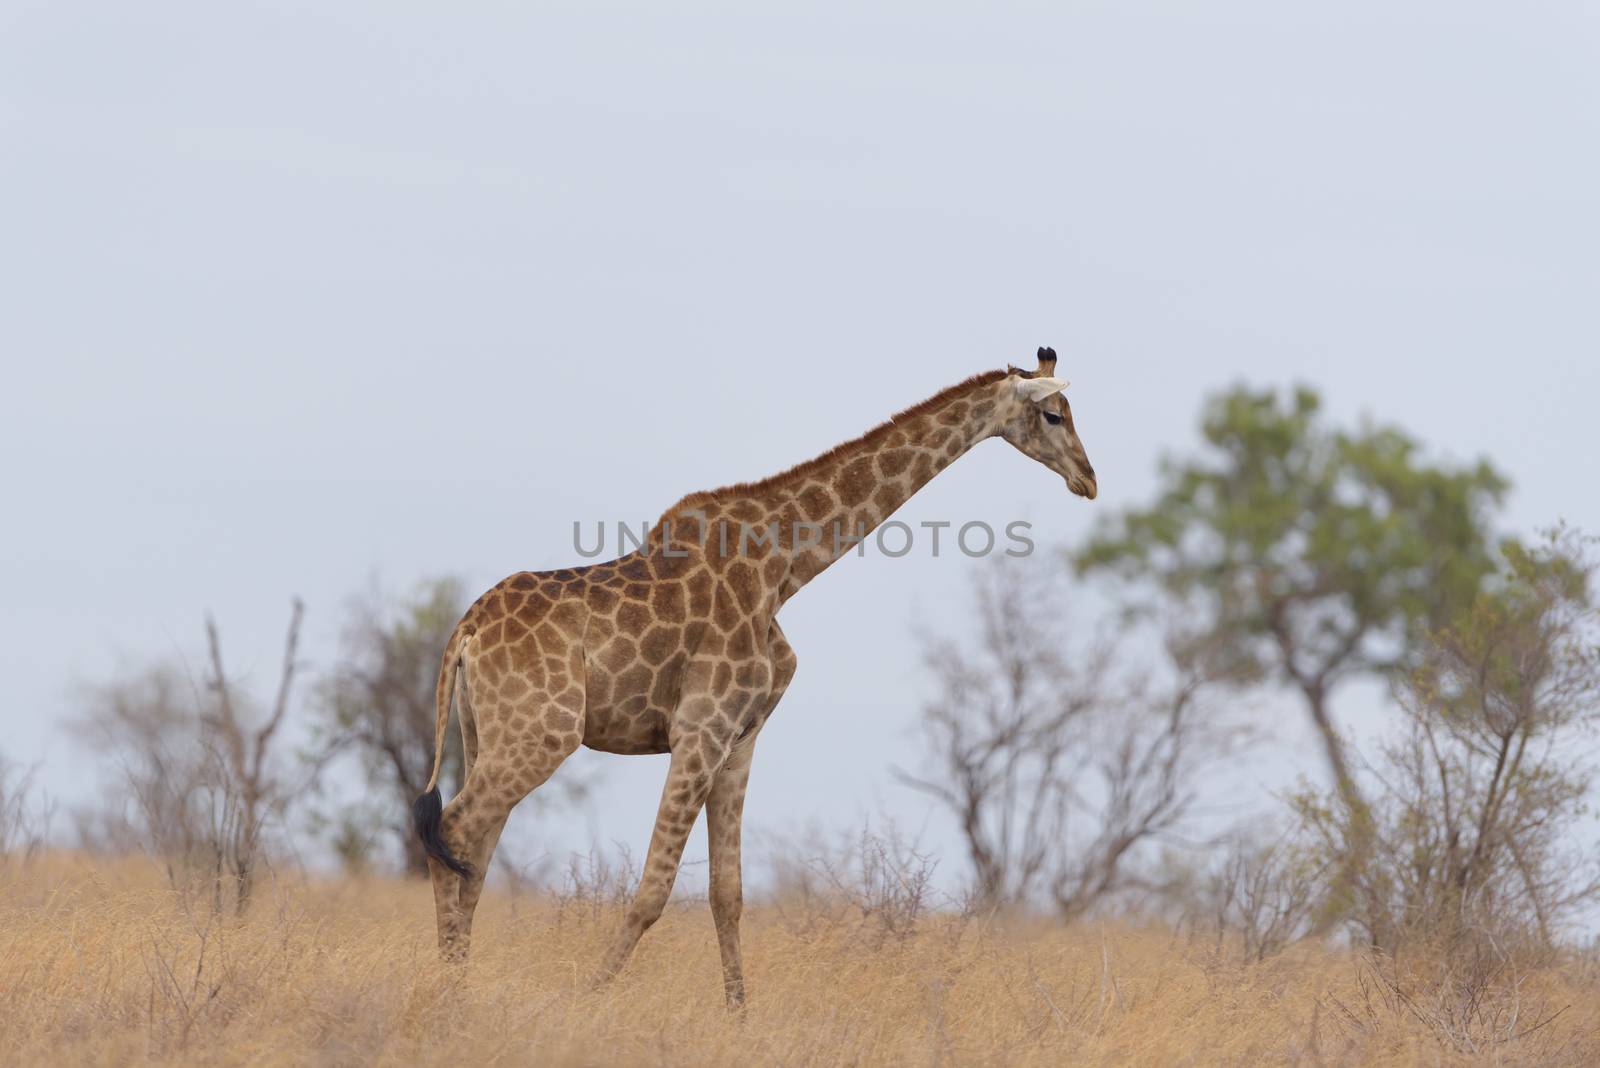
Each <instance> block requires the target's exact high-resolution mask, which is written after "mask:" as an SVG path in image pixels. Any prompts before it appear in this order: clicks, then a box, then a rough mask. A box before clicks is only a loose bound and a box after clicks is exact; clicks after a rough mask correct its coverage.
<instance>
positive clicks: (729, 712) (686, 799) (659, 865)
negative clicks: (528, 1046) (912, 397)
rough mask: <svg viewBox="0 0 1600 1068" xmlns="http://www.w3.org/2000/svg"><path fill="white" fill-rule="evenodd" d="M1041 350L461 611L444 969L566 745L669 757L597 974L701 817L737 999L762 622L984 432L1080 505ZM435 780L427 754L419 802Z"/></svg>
mask: <svg viewBox="0 0 1600 1068" xmlns="http://www.w3.org/2000/svg"><path fill="white" fill-rule="evenodd" d="M1046 352H1048V353H1049V358H1048V359H1046V358H1045V354H1046ZM1040 355H1041V362H1040V367H1039V370H1038V371H1037V372H1025V371H1019V370H1017V369H1015V368H1008V369H1006V370H1004V371H994V372H988V373H986V374H981V375H977V376H975V377H973V378H971V379H968V380H967V381H965V382H962V383H960V384H959V385H957V386H954V387H951V388H950V389H947V390H945V391H943V392H941V393H939V394H937V395H936V396H934V397H931V398H929V399H928V400H926V401H924V402H922V403H921V404H919V405H916V406H915V407H913V408H910V409H907V410H906V411H904V412H901V413H900V414H898V415H896V416H895V417H894V418H892V419H890V420H889V421H888V422H886V423H884V424H882V425H881V426H879V427H877V428H875V429H873V430H871V431H869V432H868V433H867V434H866V435H864V436H863V437H861V438H859V439H856V440H854V441H851V442H847V443H845V444H843V445H840V446H838V447H837V448H835V449H833V450H831V451H829V452H827V453H825V454H823V455H822V456H819V457H817V458H816V459H814V460H811V461H809V462H808V463H805V464H802V465H800V466H798V467H796V468H793V469H791V470H789V471H786V472H784V473H782V474H780V475H778V476H775V477H773V478H770V479H766V480H764V481H761V482H755V483H745V484H740V485H735V486H729V487H725V488H723V489H720V490H713V491H711V492H709V493H700V494H694V495H691V496H689V497H686V498H684V499H683V500H681V501H679V502H678V503H677V504H676V505H674V506H673V507H672V508H670V509H668V511H667V512H666V514H665V515H664V516H663V517H662V519H661V521H660V522H658V523H657V525H656V527H655V529H654V530H652V532H651V536H650V538H649V539H648V541H647V544H646V546H645V547H644V548H643V549H641V550H640V551H637V552H634V553H631V554H629V555H627V556H624V557H622V558H621V559H617V560H611V561H607V562H605V563H597V564H593V565H590V566H587V567H577V568H562V569H560V570H555V571H546V572H520V573H518V574H515V575H511V576H510V577H508V578H506V579H504V580H503V581H501V582H499V583H498V584H496V585H495V586H494V587H493V588H492V589H490V590H488V591H487V592H486V593H484V594H483V596H481V597H480V598H478V600H477V601H476V602H475V603H474V604H473V605H472V606H471V607H470V608H469V609H468V610H467V612H466V614H465V616H463V617H462V619H461V622H460V623H459V624H458V625H457V627H456V629H455V631H454V633H453V634H452V636H451V638H450V640H449V642H448V644H447V646H446V648H445V652H444V662H443V667H442V670H441V672H440V677H439V691H438V697H439V703H438V716H439V718H438V749H439V750H440V751H442V748H443V740H444V731H445V727H446V723H447V718H448V715H449V710H450V707H451V705H452V696H453V697H454V702H453V703H454V706H455V708H456V709H457V714H458V718H459V720H460V726H461V734H462V740H463V743H464V751H465V757H466V762H465V763H466V777H465V782H464V784H463V786H462V789H461V791H460V793H458V794H457V795H456V797H455V798H454V799H453V800H452V801H451V803H450V804H449V805H448V806H447V807H446V808H445V810H444V815H443V821H442V834H443V837H444V841H445V842H446V844H447V845H448V847H449V849H450V851H451V852H452V853H453V854H454V856H455V857H457V858H459V859H460V860H461V861H463V862H464V863H465V864H466V865H467V866H469V868H470V869H471V871H470V874H468V875H466V876H460V875H457V874H456V873H455V872H453V871H452V870H450V869H449V868H448V867H446V866H445V865H444V864H442V863H440V862H439V861H437V860H431V861H430V866H431V870H432V877H433V885H434V898H435V904H436V907H437V916H438V926H439V941H440V947H441V950H442V952H443V953H444V955H445V957H446V958H447V959H463V958H464V957H465V956H466V953H467V949H468V946H469V944H470V938H471V926H472V916H473V911H474V909H475V907H476V905H477V902H478V898H479V895H480V894H481V892H482V889H483V873H484V872H485V871H486V870H487V869H488V866H489V861H490V857H491V855H492V854H493V851H494V848H495V844H496V842H497V841H498V839H499V836H500V832H501V829H502V828H503V827H504V826H505V822H506V818H507V816H508V815H509V814H510V812H511V809H512V807H513V806H515V805H516V804H517V803H518V802H519V801H521V800H522V798H524V797H525V796H527V794H528V793H529V792H531V791H532V790H534V789H536V788H537V787H538V786H539V785H540V784H542V783H543V782H545V780H547V779H548V778H549V777H550V776H551V774H553V773H554V772H555V770H556V768H557V767H559V766H560V764H561V762H562V761H563V760H564V759H566V757H567V756H569V755H570V754H571V753H572V752H573V751H574V750H576V749H577V748H578V746H579V745H587V746H589V747H590V748H593V749H599V750H604V751H606V752H611V753H670V754H671V762H670V767H669V770H668V772H667V780H666V784H665V787H664V788H663V791H662V797H661V803H660V807H659V810H658V812H657V815H656V821H655V829H654V833H653V835H652V837H651V840H650V849H649V853H648V856H647V858H646V861H645V868H644V872H643V876H642V879H641V882H640V885H639V888H638V891H637V894H636V896H635V897H634V900H633V902H632V904H631V906H630V907H629V909H628V910H627V913H626V916H625V918H624V921H623V926H622V930H621V931H620V932H619V934H618V936H617V938H616V941H615V942H614V944H613V945H612V947H611V949H610V952H609V953H608V954H607V955H606V957H605V959H604V962H603V963H602V964H601V966H600V969H599V972H598V974H597V976H596V978H597V980H604V979H605V978H608V977H609V976H611V975H613V974H615V973H616V972H617V971H618V970H619V969H620V968H621V967H622V966H623V964H624V963H625V962H626V961H627V959H628V956H629V954H630V953H631V952H632V950H633V948H634V946H635V945H636V944H637V942H638V940H639V938H640V937H641V936H642V935H643V933H644V932H645V930H646V929H647V928H648V927H649V926H650V925H651V924H652V923H653V922H654V921H655V920H656V918H657V917H659V916H660V914H661V911H662V909H663V907H664V906H665V904H666V901H667V897H668V895H669V893H670V892H671V889H672V884H673V882H674V880H675V878H676V875H677V870H678V864H679V860H680V858H681V857H682V854H683V849H684V845H685V842H686V840H687V839H688V836H689V832H690V829H691V828H692V827H693V825H694V822H695V819H696V817H697V816H698V814H699V813H700V811H701V809H702V808H704V809H705V810H706V813H707V819H706V822H707V830H708V834H709V838H710V855H711V906H712V914H713V920H714V923H715V927H716V932H717V939H718V943H719V946H720V949H721V954H722V964H723V977H724V985H725V992H726V995H727V998H728V1000H729V1002H730V1003H731V1004H740V1003H742V1001H743V998H744V979H743V970H742V967H741V962H740V951H739V914H740V910H741V902H742V894H741V887H740V879H741V874H740V867H741V866H740V822H741V813H742V810H743V803H744V796H745V788H746V784H747V782H748V780H749V775H750V762H751V757H752V755H753V752H754V748H755V742H756V738H757V736H758V735H759V734H760V732H761V728H762V725H763V724H765V723H766V721H767V717H768V716H770V715H771V714H772V711H773V709H774V708H775V707H776V705H777V704H778V701H779V700H780V699H781V698H782V697H783V693H784V690H785V688H787V687H788V685H789V681H790V679H792V678H793V677H794V672H795V666H796V659H795V654H794V650H793V649H791V648H790V647H789V643H788V641H786V640H785V638H784V635H783V631H782V629H781V628H780V627H779V626H778V621H777V613H778V610H779V609H780V608H781V607H782V606H783V604H784V602H785V601H787V600H788V599H789V598H790V597H792V596H793V595H794V594H795V593H796V592H797V591H798V590H799V589H800V588H801V587H802V586H804V585H805V584H806V583H807V582H808V581H810V580H811V579H812V578H814V577H815V576H816V575H817V574H818V573H820V572H821V571H822V570H823V569H824V568H826V567H827V566H828V565H829V564H831V563H833V562H834V561H835V560H837V559H838V558H839V557H840V556H842V555H845V554H847V553H850V552H852V551H855V552H859V551H860V549H859V547H858V546H857V544H856V543H855V542H854V541H853V539H855V538H859V537H862V536H864V535H866V534H868V533H870V532H871V531H873V530H874V529H875V528H876V527H877V526H878V525H879V524H881V523H882V522H883V521H884V520H885V519H887V518H888V516H889V515H890V513H892V512H893V511H894V510H895V509H896V508H898V507H899V506H900V505H901V504H903V503H904V502H905V501H906V499H907V498H909V497H910V496H911V495H912V494H913V493H915V492H916V491H917V490H918V489H920V488H921V487H922V486H923V485H925V484H926V483H927V482H928V481H929V480H930V479H931V478H933V477H934V476H935V475H936V474H938V473H939V472H940V471H941V470H943V469H944V468H945V467H946V466H948V465H949V464H950V463H951V462H952V461H954V460H955V459H956V458H957V457H959V456H961V455H962V454H963V453H965V452H966V451H967V450H968V449H970V448H971V447H972V446H973V445H975V444H977V443H978V442H980V441H982V440H984V439H985V438H989V437H994V436H1000V437H1004V438H1005V439H1006V440H1007V441H1009V442H1011V444H1013V445H1015V446H1016V447H1017V448H1018V449H1020V450H1021V451H1023V452H1024V453H1026V454H1028V455H1030V456H1032V457H1033V458H1034V459H1037V460H1039V461H1040V462H1042V463H1044V464H1045V465H1046V466H1048V467H1051V468H1052V469H1053V470H1056V471H1057V473H1059V474H1061V475H1062V476H1063V477H1065V478H1066V479H1067V481H1068V485H1069V487H1071V488H1072V489H1073V490H1074V492H1078V493H1080V494H1081V495H1084V496H1089V497H1092V496H1093V495H1094V492H1095V483H1094V473H1093V469H1092V468H1091V467H1090V466H1089V461H1088V457H1087V456H1086V455H1085V454H1084V451H1083V446H1082V444H1081V442H1079V440H1078V437H1077V433H1076V430H1075V429H1074V428H1073V425H1072V419H1071V411H1070V408H1069V407H1068V405H1067V402H1066V399H1065V397H1063V396H1061V395H1059V394H1056V395H1054V396H1051V397H1048V398H1046V399H1045V400H1043V401H1042V402H1039V403H1035V402H1032V401H1029V400H1027V399H1026V398H1024V397H1022V396H1020V394H1019V391H1018V390H1017V389H1015V388H1013V387H1014V386H1015V384H1016V383H1017V382H1018V381H1019V380H1024V379H1029V378H1034V377H1037V376H1040V375H1050V374H1053V372H1054V368H1055V361H1054V353H1053V352H1050V351H1049V350H1041V354H1040ZM1041 410H1042V411H1043V412H1047V413H1049V414H1048V416H1046V417H1045V418H1041V417H1040V416H1041ZM437 777H438V761H437V760H436V763H435V769H434V780H433V781H431V782H430V783H429V788H430V789H432V788H433V787H434V785H435V783H436V781H437Z"/></svg>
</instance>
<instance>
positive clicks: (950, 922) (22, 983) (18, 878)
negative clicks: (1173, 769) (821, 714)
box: [0, 856, 1600, 1066]
mask: <svg viewBox="0 0 1600 1068" xmlns="http://www.w3.org/2000/svg"><path fill="white" fill-rule="evenodd" d="M571 904H572V903H571V902H570V901H569V902H567V903H566V906H565V907H563V906H560V905H558V904H555V903H551V902H549V901H546V900H544V899H539V898H532V897H521V898H515V897H510V896H506V895H499V896H495V895H491V896H490V897H488V898H486V900H485V902H484V905H483V907H482V909H481V910H480V913H479V919H478V923H477V934H478V939H477V945H476V947H475V956H474V959H473V961H472V962H471V964H470V965H468V966H467V967H466V968H464V969H448V968H446V967H444V966H442V965H440V964H439V963H437V961H436V960H435V957H434V935H433V921H432V910H433V906H432V901H431V897H430V894H429V891H428V889H427V888H426V887H425V886H423V885H420V884H418V885H413V884H404V883H397V882H392V881H385V880H377V879H374V880H359V881H357V880H350V881H331V882H314V881H313V882H302V881H298V880H297V881H294V882H292V883H287V882H284V881H280V882H278V883H277V884H271V883H269V884H268V885H266V886H264V887H262V889H261V890H260V891H259V897H258V899H257V901H256V904H255V906H254V908H253V910H252V912H251V914H250V916H249V917H248V918H246V919H244V920H240V921H235V920H226V921H223V920H216V921H212V920H209V919H207V917H206V916H205V914H204V913H203V912H202V913H190V912H188V911H186V910H185V909H184V907H183V905H182V902H181V901H180V900H179V899H178V898H176V897H175V896H174V895H173V893H172V892H171V891H170V890H168V889H167V888H166V887H165V885H164V884H163V883H162V882H161V880H160V878H159V876H158V875H157V874H156V873H155V871H154V870H153V868H152V867H151V865H149V864H148V863H147V862H139V861H127V862H120V863H106V862H98V863H96V862H91V861H88V860H84V859H81V858H74V857H63V856H46V857H43V858H40V859H38V860H35V861H34V862H32V863H30V864H28V865H26V866H20V867H19V866H16V865H12V866H10V867H7V868H0V1060H3V1061H5V1062H6V1063H26V1064H34V1063H37V1064H43V1063H52V1064H57V1063H94V1064H144V1063H152V1064H207V1065H226V1064H245V1063H251V1064H256V1063H279V1062H283V1063H295V1064H305V1063H310V1064H350V1063H369V1062H375V1063H385V1064H407V1065H410V1064H451V1065H460V1064H495V1063H498V1064H537V1065H614V1064H622V1065H631V1064H645V1065H663V1064H673V1065H676V1064H684V1065H738V1066H745V1065H752V1064H773V1065H796V1066H799V1065H835V1064H849V1065H903V1064H908V1065H957V1064H980V1065H989V1064H994V1065H999V1064H1006V1065H1079V1064H1083V1065H1090V1064H1092V1065H1107V1064H1139V1065H1178V1064H1184V1065H1210V1064H1218V1065H1223V1064H1226V1065H1255V1064H1305V1065H1311V1064H1379V1065H1413V1064H1415V1065H1455V1064H1539V1065H1588V1064H1596V1063H1600V1038H1597V1036H1596V1028H1597V1026H1600V978H1597V977H1596V976H1595V975H1594V974H1592V973H1591V972H1590V971H1589V970H1587V969H1586V968H1584V967H1581V966H1580V965H1579V964H1576V963H1571V962H1569V963H1566V964H1562V965H1552V966H1550V967H1547V968H1545V969H1543V970H1539V971H1536V972H1532V973H1526V974H1524V973H1515V974H1513V973H1512V971H1511V970H1509V969H1506V970H1502V972H1501V973H1497V974H1495V975H1493V976H1492V977H1491V978H1490V979H1489V980H1487V981H1484V982H1479V983H1477V984H1476V985H1473V984H1465V985H1463V984H1457V983H1452V982H1447V981H1443V980H1444V978H1445V977H1444V975H1443V973H1442V972H1441V971H1440V970H1439V969H1438V968H1437V967H1429V966H1426V965H1425V964H1422V963H1419V962H1418V961H1402V962H1399V963H1398V964H1397V963H1395V962H1377V961H1372V960H1369V959H1366V958H1363V957H1360V956H1357V955H1353V954H1350V953H1347V952H1343V951H1337V950H1331V949H1326V948H1323V947H1319V946H1298V947H1292V948H1291V949H1290V950H1289V951H1288V952H1286V953H1283V954H1281V955H1279V956H1276V957H1273V958H1269V959H1268V960H1266V961H1264V962H1260V963H1237V962H1232V961H1230V960H1228V959H1225V958H1224V957H1223V956H1219V955H1218V954H1217V953H1216V951H1215V948H1214V946H1212V945H1210V944H1203V943H1201V942H1200V941H1198V940H1196V941H1190V940H1188V939H1185V938H1180V937H1178V936H1175V935H1174V934H1173V933H1172V932H1170V931H1167V930H1163V929H1154V928H1141V927H1135V926H1117V925H1107V926H1102V925H1096V924H1092V923H1082V924H1079V925H1077V926H1074V927H1070V928H1066V929H1062V928H1058V927H1053V926H1044V925H1036V926H1000V925H996V924H980V923H976V922H968V921H963V920H960V919H959V918H955V917H944V916H933V917H929V918H926V919H924V920H922V921H921V922H919V923H918V924H917V925H916V926H915V927H914V928H913V929H912V930H910V931H909V932H904V931H897V932H894V933H893V934H892V935H889V936H885V935H884V933H883V931H882V930H880V929H876V928H874V926H873V919H872V917H871V916H870V915H865V916H864V915H863V914H862V913H861V912H860V910H850V909H841V910H838V911H836V912H830V911H828V910H826V909H822V910H821V911H817V909H816V907H815V906H806V908H807V909H808V911H807V912H806V914H805V915H797V914H796V907H795V906H794V905H793V904H792V903H791V905H790V906H789V907H786V908H784V909H781V910H780V909H778V908H775V907H771V906H766V907H754V908H751V909H749V910H748V912H747V917H746V921H745V928H746V935H745V956H746V963H747V969H748V974H749V979H750V984H751V992H752V1000H751V1004H750V1006H749V1009H748V1012H747V1014H746V1015H745V1016H744V1018H742V1019H740V1018H738V1017H735V1016H731V1015H730V1014H728V1013H727V1012H726V1011H725V1010H724V1009H723V1007H722V998H721V989H720V988H721V980H720V973H719V969H718V963H717V951H716V944H715V939H714V938H713V937H712V932H711V923H710V918H709V916H708V915H706V913H705V910H704V908H703V907H702V906H699V905H685V906H681V907H674V908H673V909H671V910H669V913H668V915H667V916H666V917H665V918H664V919H663V920H662V921H661V923H660V924H658V925H657V927H656V929H655V930H653V931H652V932H650V934H649V935H647V936H646V938H645V941H644V943H643V944H642V945H641V947H640V949H639V952H638V954H637V955H636V957H635V958H634V960H633V962H632V963H631V964H630V965H629V967H628V969H627V970H626V972H625V973H624V974H623V976H622V977H621V978H620V980H619V981H617V982H616V983H615V984H613V985H612V986H610V987H608V988H606V989H604V990H601V991H598V992H593V991H590V990H588V989H586V987H585V983H584V978H585V976H586V975H587V973H588V971H589V969H590V968H592V967H593V965H594V963H595V962H596V961H597V960H598V959H599V957H600V954H601V949H602V946H603V944H604V942H605V939H606V936H607V934H608V933H609V931H610V929H611V925H612V923H613V922H614V921H615V918H616V913H615V910H614V908H613V907H612V906H609V905H606V906H604V907H596V908H573V907H571ZM1552 1016H1553V1018H1552Z"/></svg>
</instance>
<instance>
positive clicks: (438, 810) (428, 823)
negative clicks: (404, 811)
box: [411, 786, 472, 878]
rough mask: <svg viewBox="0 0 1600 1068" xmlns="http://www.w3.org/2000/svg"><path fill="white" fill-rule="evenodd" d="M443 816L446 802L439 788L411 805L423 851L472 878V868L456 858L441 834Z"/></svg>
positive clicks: (454, 870) (464, 875)
mask: <svg viewBox="0 0 1600 1068" xmlns="http://www.w3.org/2000/svg"><path fill="white" fill-rule="evenodd" d="M443 815H444V802H443V801H441V800H440V799H439V788H438V787H437V786H435V787H434V788H433V789H431V790H429V791H428V792H427V793H425V794H419V795H418V796H417V799H416V800H415V801H413V802H412V803H411V821H412V822H413V823H414V824H416V827H417V837H418V838H420V839H422V848H423V850H424V851H425V852H426V853H427V854H428V856H430V857H432V858H433V859H434V860H437V861H438V862H439V863H440V864H443V865H444V866H445V867H447V868H449V869H450V870H451V871H453V872H455V873H456V874H457V875H459V876H461V877H462V878H470V877H471V875H472V868H471V866H470V865H467V864H463V863H462V862H461V861H459V860H457V859H456V858H455V855H454V854H452V853H451V852H450V847H449V846H447V845H445V844H444V836H443V835H442V834H440V833H439V821H440V818H441V817H442V816H443Z"/></svg>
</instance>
